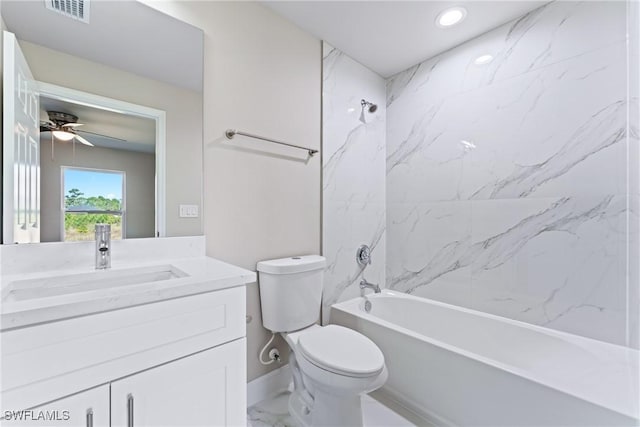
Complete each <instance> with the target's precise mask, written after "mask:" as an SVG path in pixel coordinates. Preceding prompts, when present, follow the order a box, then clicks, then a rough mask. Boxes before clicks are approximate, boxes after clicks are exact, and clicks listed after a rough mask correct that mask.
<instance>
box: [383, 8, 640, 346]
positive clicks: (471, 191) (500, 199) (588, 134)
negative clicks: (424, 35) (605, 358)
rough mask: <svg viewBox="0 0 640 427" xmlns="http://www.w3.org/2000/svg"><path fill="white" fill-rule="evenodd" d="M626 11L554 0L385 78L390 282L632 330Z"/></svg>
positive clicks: (606, 333) (599, 330)
mask: <svg viewBox="0 0 640 427" xmlns="http://www.w3.org/2000/svg"><path fill="white" fill-rule="evenodd" d="M625 24H626V4H625V2H553V3H549V4H547V5H546V6H545V7H542V8H540V9H537V10H535V11H533V12H531V13H529V14H528V15H526V16H525V17H523V18H521V19H518V20H514V21H512V22H510V23H508V24H506V25H504V26H501V27H499V28H497V29H495V30H493V31H490V32H488V33H486V34H484V35H482V36H480V37H478V38H476V39H473V40H471V41H469V42H467V43H464V44H462V45H460V46H458V47H456V48H454V49H452V50H449V51H447V52H445V53H443V54H441V55H438V56H436V57H434V58H432V59H429V60H427V61H425V62H422V63H421V64H418V65H416V66H414V67H412V68H411V69H409V70H407V71H404V72H402V73H400V74H398V75H396V76H394V77H393V78H391V79H390V80H389V81H388V90H387V104H388V106H387V153H388V155H387V159H388V161H387V202H388V204H387V252H388V255H389V256H388V257H387V284H388V286H389V287H391V288H394V289H397V290H399V291H404V292H409V293H413V294H416V295H419V296H425V297H429V298H434V299H438V300H443V301H446V302H450V303H453V304H459V305H462V306H467V307H472V308H475V309H478V310H481V311H485V312H489V313H494V314H498V315H501V316H506V317H510V318H514V319H518V320H521V321H525V322H530V323H534V324H539V325H543V326H547V327H550V328H554V329H559V330H563V331H568V332H571V333H575V334H579V335H584V336H587V337H592V338H596V339H600V340H605V341H609V342H613V343H618V344H627V343H629V342H628V336H627V335H628V330H627V328H628V323H627V316H628V315H629V313H628V311H629V307H628V302H629V301H628V293H629V291H630V289H629V288H628V285H627V275H628V272H629V267H630V266H629V265H628V262H627V237H628V225H629V223H628V217H627V214H628V213H629V212H628V210H627V202H628V201H629V199H628V188H627V173H626V172H627V168H628V166H629V163H628V157H627V156H628V149H629V148H632V147H630V146H629V143H630V141H629V139H628V138H627V125H628V123H627V109H628V88H627V83H626V82H627V67H628V58H627V46H626V25H625ZM486 53H491V54H493V55H494V56H495V59H494V60H493V62H491V63H489V64H487V65H484V66H478V65H476V64H474V59H475V58H477V57H478V56H480V55H482V54H486ZM634 162H636V163H635V164H636V165H637V157H636V158H635V160H634ZM636 254H637V252H636ZM633 286H637V284H634V285H633Z"/></svg>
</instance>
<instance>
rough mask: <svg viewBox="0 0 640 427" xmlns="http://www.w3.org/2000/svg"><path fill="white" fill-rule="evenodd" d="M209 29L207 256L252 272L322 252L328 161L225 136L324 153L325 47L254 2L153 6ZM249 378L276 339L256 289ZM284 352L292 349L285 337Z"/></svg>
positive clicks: (250, 301) (250, 302)
mask: <svg viewBox="0 0 640 427" xmlns="http://www.w3.org/2000/svg"><path fill="white" fill-rule="evenodd" d="M145 3H147V4H149V5H150V6H152V7H156V8H157V9H159V10H162V11H164V12H166V13H169V14H170V15H173V16H174V17H176V18H178V19H181V20H183V21H186V22H188V23H190V24H192V25H194V26H196V27H199V28H201V29H202V30H203V31H204V33H205V43H204V45H205V48H204V67H205V69H204V76H205V80H204V117H205V120H204V141H205V147H204V229H205V235H206V237H207V254H208V255H210V256H213V257H216V258H219V259H222V260H225V261H228V262H231V263H233V264H236V265H239V266H241V267H244V268H247V269H252V270H254V269H255V265H256V262H258V261H260V260H263V259H271V258H279V257H284V256H290V255H296V254H314V253H315V254H317V253H319V252H320V162H321V159H320V157H321V156H320V155H316V156H315V157H313V158H311V159H309V160H308V161H307V159H306V152H304V151H299V150H293V149H289V148H279V147H277V146H274V145H271V144H268V143H266V142H261V141H251V140H248V139H245V138H240V137H237V138H236V139H234V140H233V142H229V141H227V140H225V138H224V131H225V129H227V128H237V129H239V130H244V131H247V132H253V133H256V134H259V135H264V136H267V137H271V138H276V139H281V140H284V141H289V142H291V143H294V144H300V145H305V146H309V147H311V148H316V149H319V148H320V90H321V87H320V82H321V77H320V73H321V67H322V64H321V60H322V56H321V46H320V41H319V40H317V39H315V38H314V37H312V36H310V35H309V34H307V33H305V32H304V31H302V30H300V29H299V28H297V27H295V26H294V25H293V24H291V23H290V22H288V21H286V20H285V19H283V18H281V17H279V16H277V15H275V14H274V13H273V12H271V11H270V10H268V9H266V8H265V7H263V6H261V5H259V4H257V3H252V2H197V1H196V2H189V1H166V2H156V1H145ZM247 314H248V315H249V316H251V318H252V321H251V322H250V323H249V324H247V336H248V340H247V341H248V343H247V346H248V379H249V380H251V379H254V378H256V377H258V376H260V375H262V374H264V373H266V372H267V371H268V370H270V369H272V368H275V367H277V366H274V365H271V366H270V367H268V368H266V367H263V366H262V365H260V364H259V363H258V361H257V356H258V352H259V350H260V348H261V347H262V346H263V345H264V344H265V343H266V341H267V340H268V338H269V334H268V332H267V331H266V330H264V329H263V328H262V326H261V321H260V305H259V293H258V289H257V286H256V285H249V286H248V293H247ZM277 345H278V347H279V348H280V350H281V353H283V354H286V353H287V352H288V351H287V346H286V344H284V343H283V342H282V341H280V340H278V341H277Z"/></svg>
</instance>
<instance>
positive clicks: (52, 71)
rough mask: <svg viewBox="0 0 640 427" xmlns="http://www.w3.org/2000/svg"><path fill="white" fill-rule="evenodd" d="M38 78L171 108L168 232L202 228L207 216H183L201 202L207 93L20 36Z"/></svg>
mask: <svg viewBox="0 0 640 427" xmlns="http://www.w3.org/2000/svg"><path fill="white" fill-rule="evenodd" d="M19 43H20V47H21V48H22V51H23V52H24V55H25V57H26V59H27V61H28V62H29V66H30V67H31V71H32V72H33V75H34V77H35V78H36V80H40V81H44V82H47V83H52V84H55V85H59V86H64V87H68V88H72V89H77V90H81V91H84V92H89V93H93V94H97V95H101V96H106V97H109V98H114V99H119V100H123V101H127V102H131V103H134V104H139V105H144V106H147V107H152V108H156V109H159V110H164V111H166V119H167V122H166V123H167V139H166V159H167V160H166V183H167V186H166V206H167V208H166V229H167V236H168V237H171V236H188V235H198V234H201V233H202V218H180V217H179V215H178V206H179V205H180V204H196V205H200V204H201V203H200V200H201V194H202V193H201V185H202V167H201V165H202V131H201V129H202V95H201V94H200V93H198V92H194V91H190V90H186V89H182V88H178V87H176V86H172V85H169V84H166V83H162V82H159V81H156V80H151V79H148V78H145V77H140V76H138V75H135V74H132V73H128V72H125V71H121V70H118V69H116V68H111V67H107V66H105V65H102V64H98V63H96V62H92V61H88V60H85V59H82V58H78V57H75V56H72V55H67V54H65V53H62V52H58V51H55V50H52V49H48V48H45V47H42V46H39V45H36V44H33V43H28V42H25V41H19Z"/></svg>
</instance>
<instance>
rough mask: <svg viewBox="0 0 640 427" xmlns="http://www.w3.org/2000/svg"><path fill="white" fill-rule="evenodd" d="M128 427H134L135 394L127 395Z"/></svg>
mask: <svg viewBox="0 0 640 427" xmlns="http://www.w3.org/2000/svg"><path fill="white" fill-rule="evenodd" d="M127 427H133V394H131V393H129V394H127Z"/></svg>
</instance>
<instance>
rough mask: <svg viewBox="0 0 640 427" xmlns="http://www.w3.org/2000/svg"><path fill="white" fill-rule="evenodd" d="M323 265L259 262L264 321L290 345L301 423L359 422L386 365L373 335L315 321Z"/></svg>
mask: <svg viewBox="0 0 640 427" xmlns="http://www.w3.org/2000/svg"><path fill="white" fill-rule="evenodd" d="M325 266H326V260H325V258H324V257H322V256H319V255H306V256H295V257H290V258H281V259H274V260H268V261H261V262H259V263H258V265H257V270H258V277H259V283H260V301H261V303H262V321H263V324H264V327H265V328H267V329H269V330H270V331H272V332H273V333H280V334H281V335H282V336H283V337H284V339H285V340H286V342H287V343H288V345H289V347H290V350H291V351H290V355H289V365H290V366H291V371H292V374H293V383H294V391H293V393H291V397H290V398H289V412H290V413H291V415H292V417H293V418H294V419H295V420H296V421H297V423H298V424H300V425H303V426H341V425H342V426H361V425H362V406H361V395H362V394H363V393H369V392H371V391H373V390H376V389H378V388H380V387H381V386H382V385H383V384H384V383H385V381H386V380H387V376H388V374H387V368H386V366H385V363H384V355H383V354H382V351H380V349H379V348H378V346H377V345H376V344H375V343H374V342H373V341H371V340H370V339H369V338H367V337H365V336H364V335H362V334H360V333H359V332H356V331H354V330H352V329H349V328H345V327H342V326H338V325H327V326H319V325H317V324H316V322H317V321H318V320H319V318H320V307H321V305H322V286H323V280H322V279H323V272H324V268H325Z"/></svg>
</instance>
